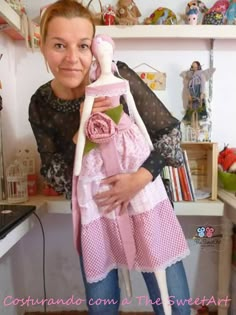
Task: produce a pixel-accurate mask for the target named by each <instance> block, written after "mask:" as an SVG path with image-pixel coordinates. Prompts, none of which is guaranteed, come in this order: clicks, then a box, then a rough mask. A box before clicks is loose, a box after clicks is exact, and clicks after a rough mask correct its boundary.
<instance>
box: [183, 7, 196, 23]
mask: <svg viewBox="0 0 236 315" xmlns="http://www.w3.org/2000/svg"><path fill="white" fill-rule="evenodd" d="M198 13H199V10H198V9H197V8H195V9H190V10H189V11H188V12H187V13H186V16H187V24H189V25H197V23H198Z"/></svg>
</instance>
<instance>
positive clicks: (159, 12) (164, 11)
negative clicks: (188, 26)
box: [144, 7, 177, 25]
mask: <svg viewBox="0 0 236 315" xmlns="http://www.w3.org/2000/svg"><path fill="white" fill-rule="evenodd" d="M144 24H146V25H149V24H153V25H171V24H177V18H176V15H175V14H174V12H173V11H171V10H170V9H168V8H163V7H160V8H157V9H156V10H155V11H154V12H153V13H152V14H151V15H150V16H149V17H147V18H146V19H145V20H144Z"/></svg>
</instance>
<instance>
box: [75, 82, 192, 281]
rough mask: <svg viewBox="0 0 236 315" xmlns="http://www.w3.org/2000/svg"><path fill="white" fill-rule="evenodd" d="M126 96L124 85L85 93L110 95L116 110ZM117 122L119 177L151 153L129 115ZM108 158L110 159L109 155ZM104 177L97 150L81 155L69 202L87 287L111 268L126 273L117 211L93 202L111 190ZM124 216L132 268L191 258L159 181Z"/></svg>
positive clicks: (133, 201) (147, 268)
mask: <svg viewBox="0 0 236 315" xmlns="http://www.w3.org/2000/svg"><path fill="white" fill-rule="evenodd" d="M127 92H129V86H128V85H127V82H125V83H123V82H122V83H119V84H117V83H116V84H109V85H105V86H100V87H88V88H87V89H86V95H90V96H94V97H98V96H105V95H106V96H107V95H108V96H110V97H111V99H112V102H113V105H112V106H114V107H115V106H117V105H119V98H120V96H121V95H122V94H125V93H127ZM87 93H88V94H87ZM120 123H121V124H123V125H122V126H123V127H122V128H118V132H117V133H116V135H115V137H114V140H115V150H116V153H117V155H118V158H119V167H120V171H119V173H133V172H135V171H137V170H138V169H139V167H140V166H141V165H142V164H143V162H144V161H145V160H146V159H147V157H148V156H149V154H150V149H149V146H148V144H147V142H146V139H145V138H144V136H143V135H142V133H141V132H140V130H139V128H138V126H137V125H136V124H135V123H134V122H133V121H131V119H130V118H129V116H128V115H127V114H125V113H123V115H122V117H121V120H120ZM108 158H109V159H110V161H112V160H113V158H114V156H113V153H112V152H110V154H109V157H108ZM106 177H107V173H106V169H105V166H104V160H103V157H102V154H101V150H100V148H99V146H98V147H96V148H94V149H92V150H91V151H90V152H89V153H87V154H85V155H84V156H83V161H82V169H81V173H80V175H79V177H78V178H75V177H74V178H73V197H72V198H76V199H77V203H78V208H77V209H72V214H73V226H74V239H75V242H76V246H77V248H79V247H80V245H81V250H82V253H83V261H84V268H85V274H86V278H87V281H88V282H97V281H99V280H102V279H104V278H105V277H106V276H107V274H108V273H109V271H111V270H112V269H114V268H120V267H124V268H128V263H127V259H126V255H125V252H124V247H123V243H122V237H121V233H120V230H119V224H118V219H117V215H116V213H117V209H114V210H113V211H112V212H110V213H108V214H104V213H103V209H102V208H98V206H97V204H96V200H95V198H94V196H95V195H96V194H97V193H98V192H102V191H106V190H108V189H109V188H110V187H109V186H108V185H105V184H103V183H102V179H104V178H106ZM127 213H128V219H129V224H130V226H131V232H132V236H133V239H134V241H135V244H136V257H135V261H134V265H133V268H132V269H134V270H138V271H143V272H152V271H154V270H157V269H163V268H166V267H168V266H170V265H172V264H173V263H175V262H177V261H179V260H182V259H183V258H184V257H185V256H186V255H188V254H189V249H188V246H187V243H186V240H185V237H184V234H183V231H182V229H181V226H180V224H179V222H178V220H177V218H176V215H175V213H174V211H173V208H172V206H171V203H170V201H169V199H168V197H167V194H166V191H165V188H164V185H163V183H162V179H161V177H160V176H158V177H157V178H156V179H155V180H154V181H152V182H150V183H149V184H147V185H146V186H145V187H144V188H143V189H142V190H141V191H139V192H138V193H137V194H136V195H135V197H133V198H132V199H131V200H130V203H129V205H128V208H127ZM79 220H80V222H79ZM80 224H81V226H80V232H78V228H79V227H78V225H80Z"/></svg>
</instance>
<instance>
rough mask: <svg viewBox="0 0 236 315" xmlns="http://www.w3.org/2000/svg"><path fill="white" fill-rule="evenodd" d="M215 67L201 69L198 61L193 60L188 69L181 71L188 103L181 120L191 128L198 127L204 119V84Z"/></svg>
mask: <svg viewBox="0 0 236 315" xmlns="http://www.w3.org/2000/svg"><path fill="white" fill-rule="evenodd" d="M214 71H215V69H207V70H202V67H201V64H200V62H199V61H194V62H193V63H192V65H191V68H190V70H189V71H184V72H182V74H181V76H182V77H183V78H184V80H185V82H186V85H185V88H186V89H187V91H186V92H185V94H187V98H188V104H187V108H186V113H185V115H184V118H183V121H184V122H185V123H187V124H190V125H192V127H193V128H195V129H198V128H199V122H200V121H206V120H207V118H208V112H207V107H206V95H205V86H206V81H207V80H209V78H210V77H211V76H212V74H213V73H214Z"/></svg>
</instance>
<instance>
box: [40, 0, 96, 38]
mask: <svg viewBox="0 0 236 315" xmlns="http://www.w3.org/2000/svg"><path fill="white" fill-rule="evenodd" d="M55 17H64V18H68V19H70V18H75V17H79V18H84V19H87V20H88V21H90V22H91V24H92V26H93V36H94V34H95V24H94V21H93V17H92V15H91V13H90V12H89V10H88V9H87V8H85V7H84V6H83V5H82V4H81V3H79V2H78V1H76V0H58V1H56V2H54V3H52V4H50V5H49V6H48V7H46V8H45V9H44V10H43V11H42V13H41V20H40V37H41V43H42V44H44V43H45V41H46V38H47V31H48V24H49V23H50V21H51V20H52V19H53V18H55Z"/></svg>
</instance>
